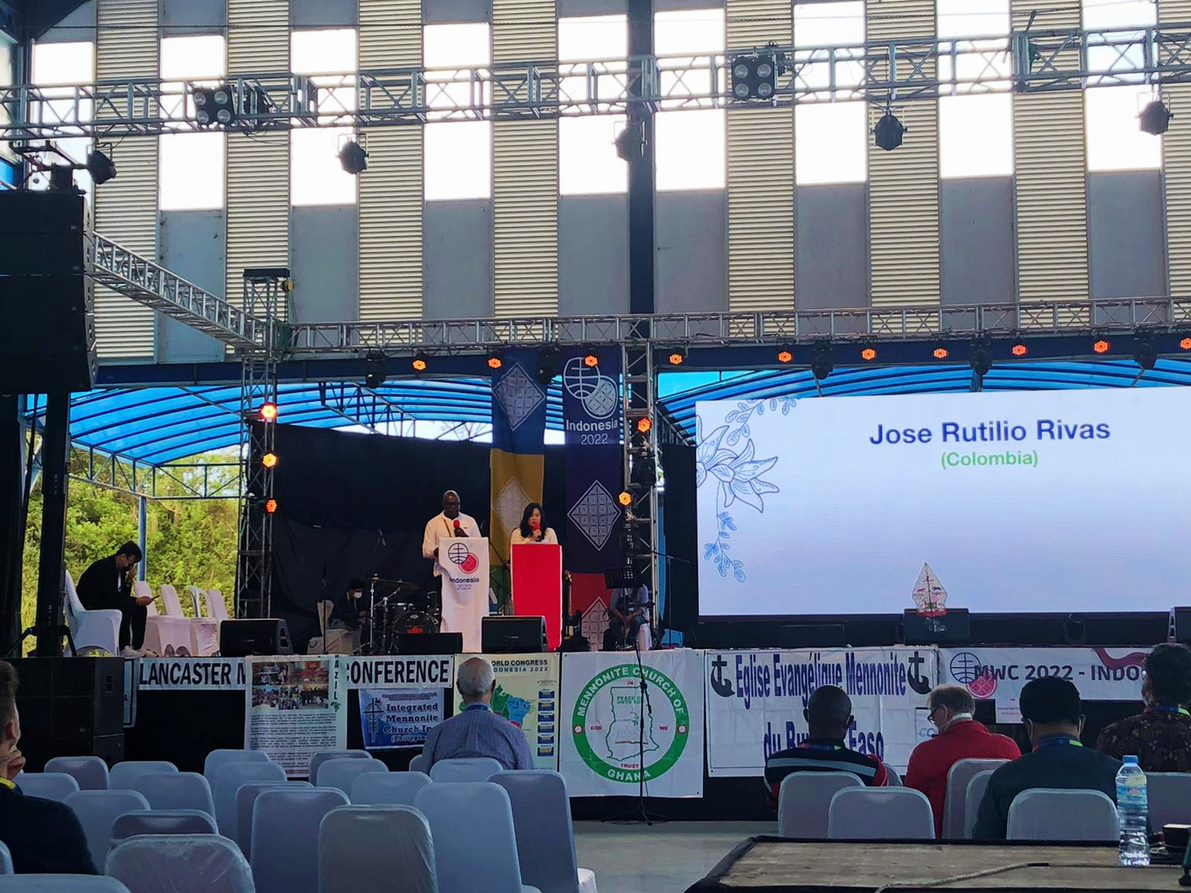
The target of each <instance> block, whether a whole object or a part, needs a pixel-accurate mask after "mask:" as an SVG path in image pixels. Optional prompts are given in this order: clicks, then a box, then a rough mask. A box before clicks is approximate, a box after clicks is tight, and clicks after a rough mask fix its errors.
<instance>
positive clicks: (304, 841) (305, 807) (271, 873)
mask: <svg viewBox="0 0 1191 893" xmlns="http://www.w3.org/2000/svg"><path fill="white" fill-rule="evenodd" d="M347 805H348V804H347V795H346V794H345V793H343V791H340V790H337V789H335V788H308V789H305V790H292V789H289V788H271V789H269V790H267V791H261V794H260V796H259V797H257V798H256V805H255V806H254V807H253V810H252V877H253V879H254V880H255V881H256V893H318V833H319V828H320V826H321V825H322V821H323V817H324V816H326V814H327V813H329V812H330V811H331V810H332V809H335V808H337V807H340V806H347Z"/></svg>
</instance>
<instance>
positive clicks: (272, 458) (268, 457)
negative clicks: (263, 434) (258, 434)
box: [261, 453, 277, 468]
mask: <svg viewBox="0 0 1191 893" xmlns="http://www.w3.org/2000/svg"><path fill="white" fill-rule="evenodd" d="M261 465H263V466H265V468H276V467H277V454H276V453H265V454H264V455H263V456H261Z"/></svg>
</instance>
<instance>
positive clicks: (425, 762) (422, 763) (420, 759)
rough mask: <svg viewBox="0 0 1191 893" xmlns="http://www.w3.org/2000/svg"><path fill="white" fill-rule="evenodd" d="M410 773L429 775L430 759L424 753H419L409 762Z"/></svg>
mask: <svg viewBox="0 0 1191 893" xmlns="http://www.w3.org/2000/svg"><path fill="white" fill-rule="evenodd" d="M409 771H410V772H425V773H426V774H427V775H429V774H430V757H428V756H427V755H426V754H424V753H420V754H418V755H417V756H415V757H414V758H413V759H412V760H410V761H409Z"/></svg>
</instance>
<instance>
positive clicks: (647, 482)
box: [632, 450, 658, 490]
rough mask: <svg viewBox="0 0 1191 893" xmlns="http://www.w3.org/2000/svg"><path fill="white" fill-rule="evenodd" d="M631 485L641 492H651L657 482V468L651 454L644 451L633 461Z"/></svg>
mask: <svg viewBox="0 0 1191 893" xmlns="http://www.w3.org/2000/svg"><path fill="white" fill-rule="evenodd" d="M632 480H633V484H634V485H636V486H638V487H640V488H641V489H642V490H652V489H653V487H654V485H655V484H657V482H658V467H657V463H656V462H654V460H653V453H652V452H650V451H649V450H646V451H645V452H644V453H642V454H641V455H640V456H638V457H636V458H634V459H633V470H632Z"/></svg>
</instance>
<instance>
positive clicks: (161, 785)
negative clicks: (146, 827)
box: [132, 763, 255, 819]
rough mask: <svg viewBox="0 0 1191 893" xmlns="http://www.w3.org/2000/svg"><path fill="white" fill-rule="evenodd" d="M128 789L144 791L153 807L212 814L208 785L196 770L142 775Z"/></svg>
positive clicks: (212, 807)
mask: <svg viewBox="0 0 1191 893" xmlns="http://www.w3.org/2000/svg"><path fill="white" fill-rule="evenodd" d="M248 765H255V764H251V763H250V764H248ZM132 789H133V790H134V791H140V792H141V793H142V794H144V795H145V799H146V800H148V801H149V806H151V807H152V808H153V809H197V810H200V811H202V812H205V813H207V814H208V815H209V816H211V818H212V819H214V818H215V799H214V798H213V797H212V796H211V785H210V783H209V782H208V781H207V779H206V778H204V777H203V776H202V775H199V773H197V772H175V773H174V774H172V775H167V774H162V775H152V774H150V775H142V776H141V777H140V778H138V779H136V780H135V781H134V782H133V784H132Z"/></svg>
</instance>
